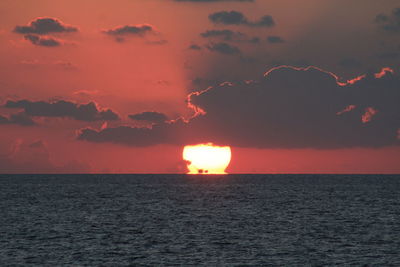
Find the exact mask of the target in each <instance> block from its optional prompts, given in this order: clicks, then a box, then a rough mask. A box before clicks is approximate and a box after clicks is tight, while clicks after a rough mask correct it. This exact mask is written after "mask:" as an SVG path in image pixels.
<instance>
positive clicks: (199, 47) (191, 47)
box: [189, 44, 201, 50]
mask: <svg viewBox="0 0 400 267" xmlns="http://www.w3.org/2000/svg"><path fill="white" fill-rule="evenodd" d="M189 49H191V50H201V46H199V45H197V44H192V45H190V46H189Z"/></svg>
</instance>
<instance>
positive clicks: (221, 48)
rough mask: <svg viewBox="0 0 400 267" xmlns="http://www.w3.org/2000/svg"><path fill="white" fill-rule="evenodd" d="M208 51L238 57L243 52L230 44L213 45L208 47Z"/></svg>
mask: <svg viewBox="0 0 400 267" xmlns="http://www.w3.org/2000/svg"><path fill="white" fill-rule="evenodd" d="M207 49H208V50H210V51H212V52H217V53H220V54H223V55H238V54H241V51H240V49H239V48H237V47H236V46H233V45H230V44H228V43H211V44H209V45H207Z"/></svg>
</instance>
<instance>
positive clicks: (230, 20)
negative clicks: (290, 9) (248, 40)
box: [208, 10, 275, 27]
mask: <svg viewBox="0 0 400 267" xmlns="http://www.w3.org/2000/svg"><path fill="white" fill-rule="evenodd" d="M208 18H209V20H210V21H212V22H213V23H215V24H225V25H245V26H251V27H272V26H274V25H275V22H274V20H273V18H272V17H271V16H270V15H265V16H263V17H261V18H260V19H259V20H258V21H254V22H252V21H249V20H248V19H247V18H246V17H245V16H244V15H243V13H241V12H238V11H234V10H232V11H219V12H215V13H213V14H210V15H209V16H208Z"/></svg>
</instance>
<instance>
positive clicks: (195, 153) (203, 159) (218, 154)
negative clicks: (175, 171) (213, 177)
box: [182, 143, 231, 174]
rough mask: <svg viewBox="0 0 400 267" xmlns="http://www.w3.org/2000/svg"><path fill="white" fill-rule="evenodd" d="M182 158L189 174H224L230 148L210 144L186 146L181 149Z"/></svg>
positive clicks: (228, 160) (229, 158)
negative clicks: (185, 162)
mask: <svg viewBox="0 0 400 267" xmlns="http://www.w3.org/2000/svg"><path fill="white" fill-rule="evenodd" d="M182 156H183V159H184V160H185V161H187V167H188V169H189V174H225V173H226V172H225V169H226V168H227V167H228V165H229V162H230V161H231V148H230V147H229V146H216V145H214V144H212V143H207V144H198V145H188V146H185V147H184V148H183V155H182Z"/></svg>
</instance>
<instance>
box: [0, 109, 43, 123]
mask: <svg viewBox="0 0 400 267" xmlns="http://www.w3.org/2000/svg"><path fill="white" fill-rule="evenodd" d="M1 124H17V125H22V126H33V125H35V124H36V123H35V121H34V120H33V119H32V118H31V117H29V116H28V115H26V114H25V113H24V112H20V113H16V114H11V115H10V116H9V117H5V116H2V115H0V125H1Z"/></svg>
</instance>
